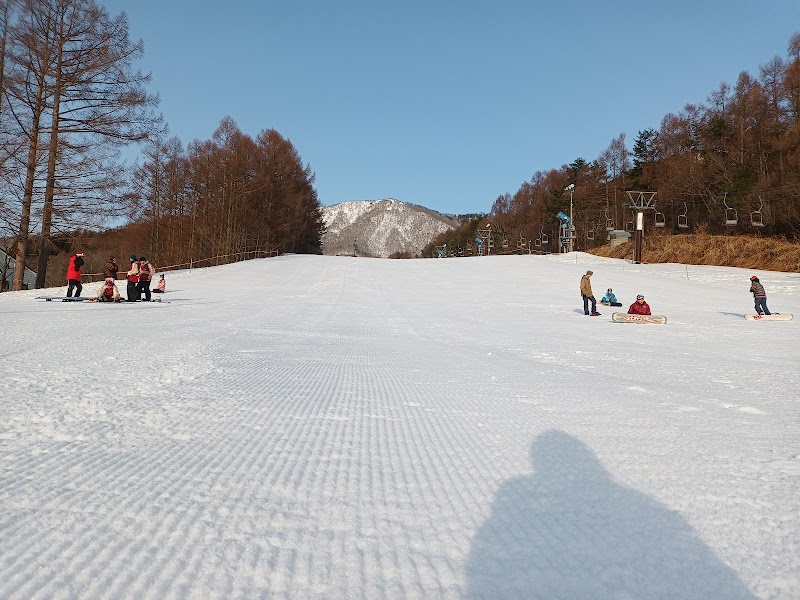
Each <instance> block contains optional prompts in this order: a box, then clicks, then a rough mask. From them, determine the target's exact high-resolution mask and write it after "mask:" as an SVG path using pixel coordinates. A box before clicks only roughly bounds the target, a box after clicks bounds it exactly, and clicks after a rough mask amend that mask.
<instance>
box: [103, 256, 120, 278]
mask: <svg viewBox="0 0 800 600" xmlns="http://www.w3.org/2000/svg"><path fill="white" fill-rule="evenodd" d="M117 273H119V265H118V264H117V257H116V256H109V257H108V262H107V263H106V272H105V275H106V277H107V278H108V277H111V279H114V280H116V279H117Z"/></svg>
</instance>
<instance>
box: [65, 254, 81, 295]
mask: <svg viewBox="0 0 800 600" xmlns="http://www.w3.org/2000/svg"><path fill="white" fill-rule="evenodd" d="M82 269H83V252H76V253H75V254H74V255H73V256H72V257H71V258H70V259H69V267H67V298H71V297H72V290H73V288H74V289H75V297H76V298H77V297H78V296H80V295H81V291H82V290H83V286H82V285H81V270H82Z"/></svg>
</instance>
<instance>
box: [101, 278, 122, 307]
mask: <svg viewBox="0 0 800 600" xmlns="http://www.w3.org/2000/svg"><path fill="white" fill-rule="evenodd" d="M97 301H98V302H119V289H118V288H117V284H116V283H114V280H113V279H112V278H111V277H106V280H105V282H104V283H103V285H102V287H101V288H100V289H99V290H98V292H97Z"/></svg>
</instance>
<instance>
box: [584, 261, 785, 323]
mask: <svg viewBox="0 0 800 600" xmlns="http://www.w3.org/2000/svg"><path fill="white" fill-rule="evenodd" d="M593 274H594V273H593V272H592V271H586V274H585V275H583V276H582V277H581V297H582V298H583V313H584V314H585V315H591V316H597V315H599V314H600V313H599V312H597V301H596V300H595V297H594V295H593V294H592V282H591V281H590V279H591V277H592V275H593ZM750 292H751V293H752V294H753V299H754V300H755V309H756V312H757V313H758V314H759V315H769V314H772V313H770V312H769V309H768V308H767V293H766V292H765V291H764V286H763V285H761V282H760V281H759V280H758V277H757V276H755V275H753V276H752V277H751V278H750ZM590 303H591V305H592V308H591V312H590V310H589V304H590ZM600 303H601V304H604V305H606V306H622V303H621V302H617V296H616V295H615V294H614V291H613V290H612V289H611V288H608V291H607V292H606V295H605V296H603V297H602V298H601V299H600ZM628 314H629V315H649V314H652V313H651V311H650V305H649V304H647V302H645V299H644V296H643V295H641V294H638V295H637V296H636V301H635V302H634V303H633V304H631V305H630V306H629V307H628Z"/></svg>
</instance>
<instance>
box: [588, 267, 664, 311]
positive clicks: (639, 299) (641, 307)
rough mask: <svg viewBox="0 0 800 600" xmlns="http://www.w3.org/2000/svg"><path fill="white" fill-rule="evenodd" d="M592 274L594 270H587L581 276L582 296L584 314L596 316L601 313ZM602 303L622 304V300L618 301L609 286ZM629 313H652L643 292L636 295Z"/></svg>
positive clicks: (607, 304)
mask: <svg viewBox="0 0 800 600" xmlns="http://www.w3.org/2000/svg"><path fill="white" fill-rule="evenodd" d="M592 275H594V272H593V271H586V274H585V275H584V276H583V277H581V297H582V298H583V314H585V315H590V316H593V317H596V316H598V315H599V314H600V313H599V312H597V300H596V299H595V297H594V294H592V282H591V281H590V280H591V278H592ZM590 303H591V305H592V309H591V311H589V304H590ZM600 303H601V304H605V305H606V306H622V303H621V302H617V296H616V295H615V294H614V291H613V290H612V289H611V288H608V291H607V292H606V295H605V296H603V297H602V298H601V299H600ZM628 314H630V315H649V314H652V313H651V312H650V305H649V304H647V302H645V301H644V296H642V295H641V294H639V295H638V296H636V301H635V302H634V303H633V304H631V305H630V307H629V308H628Z"/></svg>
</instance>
